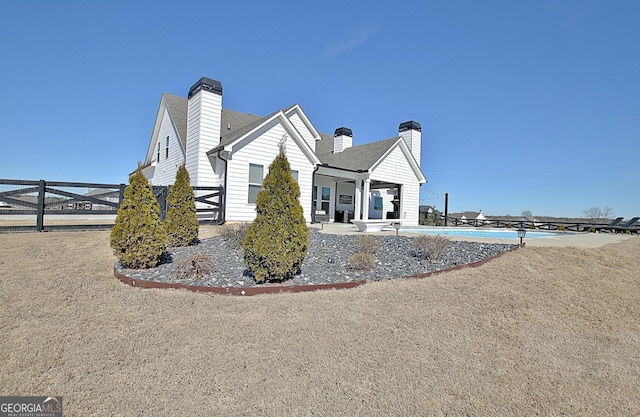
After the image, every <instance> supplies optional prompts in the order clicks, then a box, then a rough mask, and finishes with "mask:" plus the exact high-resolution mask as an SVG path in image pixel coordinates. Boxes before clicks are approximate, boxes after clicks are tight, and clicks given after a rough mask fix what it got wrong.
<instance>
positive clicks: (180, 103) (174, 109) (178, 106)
mask: <svg viewBox="0 0 640 417" xmlns="http://www.w3.org/2000/svg"><path fill="white" fill-rule="evenodd" d="M162 98H163V99H164V101H165V103H167V108H168V109H169V114H170V115H171V117H172V118H173V123H175V125H176V129H178V135H180V141H181V142H182V145H183V146H184V147H185V149H186V147H187V99H186V98H183V97H178V96H174V95H173V94H168V93H162Z"/></svg>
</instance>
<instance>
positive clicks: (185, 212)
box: [164, 165, 199, 247]
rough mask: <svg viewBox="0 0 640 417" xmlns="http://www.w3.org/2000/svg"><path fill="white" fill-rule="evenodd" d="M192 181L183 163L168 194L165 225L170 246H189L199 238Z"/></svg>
mask: <svg viewBox="0 0 640 417" xmlns="http://www.w3.org/2000/svg"><path fill="white" fill-rule="evenodd" d="M190 182H191V180H190V178H189V173H188V172H187V169H186V168H185V166H184V165H181V166H180V168H178V172H177V173H176V181H175V182H174V183H173V186H172V187H171V188H170V189H169V195H167V205H168V206H169V208H168V209H167V218H166V219H165V220H164V225H165V229H166V231H167V245H169V246H174V247H175V246H189V245H191V244H193V243H194V242H195V241H196V240H197V239H198V227H199V224H198V217H197V216H196V197H195V195H194V194H193V188H191V184H190Z"/></svg>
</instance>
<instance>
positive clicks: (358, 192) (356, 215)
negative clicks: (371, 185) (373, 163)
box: [353, 180, 362, 220]
mask: <svg viewBox="0 0 640 417" xmlns="http://www.w3.org/2000/svg"><path fill="white" fill-rule="evenodd" d="M360 184H361V182H360V180H357V181H356V188H355V195H354V202H355V207H354V208H353V219H354V220H361V219H360V208H361V207H362V189H361V188H360V187H361V185H360Z"/></svg>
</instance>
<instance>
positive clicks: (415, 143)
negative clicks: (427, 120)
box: [400, 129, 422, 165]
mask: <svg viewBox="0 0 640 417" xmlns="http://www.w3.org/2000/svg"><path fill="white" fill-rule="evenodd" d="M400 136H402V138H403V139H404V141H405V142H406V144H407V146H408V147H409V150H410V151H411V154H413V157H414V158H415V160H416V162H417V163H418V165H420V157H421V155H420V154H421V148H422V143H421V142H422V132H419V131H417V130H413V129H411V130H405V131H404V132H400Z"/></svg>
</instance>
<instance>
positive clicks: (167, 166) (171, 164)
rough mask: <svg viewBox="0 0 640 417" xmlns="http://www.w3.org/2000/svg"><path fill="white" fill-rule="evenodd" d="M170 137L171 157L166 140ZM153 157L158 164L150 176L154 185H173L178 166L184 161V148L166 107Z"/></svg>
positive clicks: (154, 145)
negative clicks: (158, 147) (167, 154)
mask: <svg viewBox="0 0 640 417" xmlns="http://www.w3.org/2000/svg"><path fill="white" fill-rule="evenodd" d="M167 137H168V138H169V157H168V158H167V156H166V140H167ZM158 143H159V144H160V160H158V149H157V146H158ZM152 156H153V158H152V161H154V162H155V163H156V164H157V165H156V167H155V170H154V173H153V177H152V178H150V181H151V184H153V185H171V184H173V183H174V181H175V179H176V172H177V171H178V167H179V166H180V165H181V164H182V163H184V158H185V154H184V149H183V147H182V143H180V140H179V139H178V134H177V132H176V129H175V127H174V125H173V122H172V121H171V117H170V116H169V110H167V109H165V111H164V114H163V116H162V122H161V124H160V129H159V131H158V137H157V139H156V141H155V143H154V144H153V154H152Z"/></svg>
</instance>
